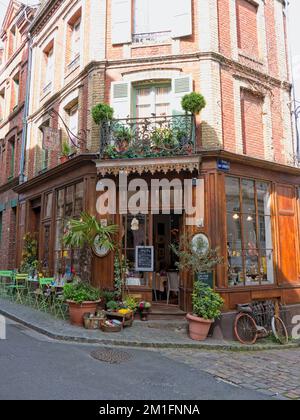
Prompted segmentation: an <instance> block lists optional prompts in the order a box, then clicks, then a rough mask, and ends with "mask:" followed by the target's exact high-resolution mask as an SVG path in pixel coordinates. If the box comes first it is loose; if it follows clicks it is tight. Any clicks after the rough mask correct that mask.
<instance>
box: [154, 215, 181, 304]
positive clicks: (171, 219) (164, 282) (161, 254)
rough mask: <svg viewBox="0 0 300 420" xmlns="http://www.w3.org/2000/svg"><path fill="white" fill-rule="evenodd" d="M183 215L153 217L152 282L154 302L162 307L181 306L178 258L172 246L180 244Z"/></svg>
mask: <svg viewBox="0 0 300 420" xmlns="http://www.w3.org/2000/svg"><path fill="white" fill-rule="evenodd" d="M180 222H181V215H177V214H174V213H172V214H170V215H155V216H153V245H154V273H153V280H152V283H153V284H152V293H153V302H157V303H159V304H162V305H177V306H178V305H179V285H180V279H179V271H178V269H177V266H176V263H177V262H178V258H177V257H176V255H175V254H174V253H173V252H172V251H171V249H170V245H171V244H178V243H179V238H180V225H181V223H180Z"/></svg>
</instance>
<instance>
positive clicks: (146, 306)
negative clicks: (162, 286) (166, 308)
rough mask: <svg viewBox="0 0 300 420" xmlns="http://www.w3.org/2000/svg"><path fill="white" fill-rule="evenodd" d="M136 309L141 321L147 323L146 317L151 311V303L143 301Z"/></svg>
mask: <svg viewBox="0 0 300 420" xmlns="http://www.w3.org/2000/svg"><path fill="white" fill-rule="evenodd" d="M137 309H138V312H139V315H140V318H141V321H148V315H149V312H150V309H151V303H150V302H146V301H144V300H143V301H142V302H140V303H139V304H138V307H137Z"/></svg>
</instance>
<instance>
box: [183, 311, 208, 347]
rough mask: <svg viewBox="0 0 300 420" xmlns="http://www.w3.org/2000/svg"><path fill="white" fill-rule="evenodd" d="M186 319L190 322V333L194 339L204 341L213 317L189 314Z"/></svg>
mask: <svg viewBox="0 0 300 420" xmlns="http://www.w3.org/2000/svg"><path fill="white" fill-rule="evenodd" d="M186 319H187V320H188V322H189V333H190V337H191V339H192V340H197V341H204V340H206V338H207V335H208V332H209V329H210V326H211V324H212V323H213V322H214V320H213V319H204V318H199V317H198V316H195V315H193V314H187V316H186Z"/></svg>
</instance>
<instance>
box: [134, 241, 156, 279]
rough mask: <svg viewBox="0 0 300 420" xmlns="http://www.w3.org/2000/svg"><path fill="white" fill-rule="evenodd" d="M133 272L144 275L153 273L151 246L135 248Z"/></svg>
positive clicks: (152, 249)
mask: <svg viewBox="0 0 300 420" xmlns="http://www.w3.org/2000/svg"><path fill="white" fill-rule="evenodd" d="M135 270H136V271H143V272H146V273H151V272H153V271H154V247H153V246H137V247H136V248H135Z"/></svg>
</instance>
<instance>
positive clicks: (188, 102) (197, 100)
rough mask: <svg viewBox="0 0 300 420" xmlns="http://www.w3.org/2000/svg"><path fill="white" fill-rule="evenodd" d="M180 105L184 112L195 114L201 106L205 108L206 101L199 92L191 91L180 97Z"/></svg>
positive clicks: (199, 110)
mask: <svg viewBox="0 0 300 420" xmlns="http://www.w3.org/2000/svg"><path fill="white" fill-rule="evenodd" d="M181 106H182V109H183V110H184V111H185V112H190V113H191V114H193V115H197V114H199V113H200V112H201V110H202V109H203V108H205V106H206V101H205V98H204V96H203V95H201V94H200V93H197V92H192V93H189V94H187V95H185V96H184V97H183V98H182V101H181Z"/></svg>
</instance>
